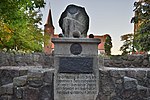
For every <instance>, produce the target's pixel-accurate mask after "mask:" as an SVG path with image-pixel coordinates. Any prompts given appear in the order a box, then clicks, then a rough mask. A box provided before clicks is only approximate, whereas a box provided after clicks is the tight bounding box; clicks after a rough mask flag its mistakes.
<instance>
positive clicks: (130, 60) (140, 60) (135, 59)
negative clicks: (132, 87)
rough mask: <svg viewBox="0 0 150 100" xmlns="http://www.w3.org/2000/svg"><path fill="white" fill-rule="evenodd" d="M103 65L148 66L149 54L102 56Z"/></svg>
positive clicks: (149, 65)
mask: <svg viewBox="0 0 150 100" xmlns="http://www.w3.org/2000/svg"><path fill="white" fill-rule="evenodd" d="M104 66H107V67H119V68H150V55H148V54H145V55H127V56H114V57H112V58H104Z"/></svg>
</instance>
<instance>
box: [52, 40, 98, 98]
mask: <svg viewBox="0 0 150 100" xmlns="http://www.w3.org/2000/svg"><path fill="white" fill-rule="evenodd" d="M52 42H53V43H54V45H55V50H54V57H55V58H54V66H55V74H54V100H95V98H96V96H97V94H98V90H99V85H98V84H99V83H98V82H99V81H98V80H99V71H98V57H97V55H98V44H99V43H100V40H99V39H88V38H53V39H52Z"/></svg>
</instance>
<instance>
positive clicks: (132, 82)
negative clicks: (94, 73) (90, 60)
mask: <svg viewBox="0 0 150 100" xmlns="http://www.w3.org/2000/svg"><path fill="white" fill-rule="evenodd" d="M99 71H100V80H99V84H100V89H99V95H98V97H97V100H150V68H110V67H109V68H108V67H104V68H103V69H100V70H99Z"/></svg>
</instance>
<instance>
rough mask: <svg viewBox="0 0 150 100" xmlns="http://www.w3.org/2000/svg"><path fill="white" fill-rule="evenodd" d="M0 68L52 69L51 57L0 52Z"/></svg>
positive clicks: (41, 54)
mask: <svg viewBox="0 0 150 100" xmlns="http://www.w3.org/2000/svg"><path fill="white" fill-rule="evenodd" d="M0 66H43V67H44V68H53V56H52V55H46V54H44V53H30V54H19V53H18V54H13V53H4V52H0Z"/></svg>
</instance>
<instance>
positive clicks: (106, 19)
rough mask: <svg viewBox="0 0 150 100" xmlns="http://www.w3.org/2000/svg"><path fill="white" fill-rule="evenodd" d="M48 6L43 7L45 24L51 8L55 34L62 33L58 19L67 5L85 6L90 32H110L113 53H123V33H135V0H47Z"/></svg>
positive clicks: (98, 33) (100, 33)
mask: <svg viewBox="0 0 150 100" xmlns="http://www.w3.org/2000/svg"><path fill="white" fill-rule="evenodd" d="M45 1H46V6H45V8H44V9H42V13H43V17H42V23H43V25H44V24H45V23H46V20H47V16H48V10H49V9H51V13H52V20H53V25H54V27H55V34H59V33H62V31H61V28H60V27H59V24H58V20H59V18H60V15H61V14H62V12H63V11H64V10H65V8H66V7H67V5H69V4H75V5H78V6H82V7H84V8H85V10H86V12H87V14H88V15H89V18H90V24H89V31H88V34H94V35H104V34H109V35H110V36H111V38H112V43H113V47H112V49H111V52H112V54H113V55H118V54H121V51H120V50H119V49H120V47H121V46H122V44H123V42H121V41H120V40H121V38H120V37H121V35H123V34H127V33H133V24H131V23H130V20H131V18H132V17H133V16H134V12H133V9H134V7H133V4H134V1H135V0H45Z"/></svg>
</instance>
